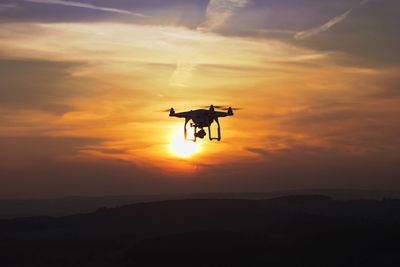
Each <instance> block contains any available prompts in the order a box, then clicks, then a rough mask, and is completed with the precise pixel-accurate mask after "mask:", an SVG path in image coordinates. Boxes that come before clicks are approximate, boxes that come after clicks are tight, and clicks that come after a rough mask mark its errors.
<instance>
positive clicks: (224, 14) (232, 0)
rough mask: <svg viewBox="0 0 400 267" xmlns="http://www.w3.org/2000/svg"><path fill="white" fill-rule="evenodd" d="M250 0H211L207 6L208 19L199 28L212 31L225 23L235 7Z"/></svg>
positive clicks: (241, 5) (243, 4) (242, 5)
mask: <svg viewBox="0 0 400 267" xmlns="http://www.w3.org/2000/svg"><path fill="white" fill-rule="evenodd" d="M247 3H248V0H210V2H209V4H208V6H207V20H206V21H205V22H204V23H203V24H201V25H200V26H199V27H198V28H197V29H198V30H202V31H212V30H214V29H217V28H219V27H221V26H222V25H224V24H225V22H226V21H227V20H228V19H229V18H230V17H231V16H232V15H233V13H234V11H235V9H237V8H240V7H244V6H245V5H247Z"/></svg>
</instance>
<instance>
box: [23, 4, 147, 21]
mask: <svg viewBox="0 0 400 267" xmlns="http://www.w3.org/2000/svg"><path fill="white" fill-rule="evenodd" d="M25 1H27V2H32V3H40V4H51V5H63V6H71V7H81V8H88V9H94V10H100V11H106V12H114V13H119V14H125V15H133V16H139V17H143V16H144V15H143V14H140V13H135V12H131V11H129V10H123V9H118V8H111V7H103V6H95V5H92V4H87V3H82V2H75V1H65V0H25Z"/></svg>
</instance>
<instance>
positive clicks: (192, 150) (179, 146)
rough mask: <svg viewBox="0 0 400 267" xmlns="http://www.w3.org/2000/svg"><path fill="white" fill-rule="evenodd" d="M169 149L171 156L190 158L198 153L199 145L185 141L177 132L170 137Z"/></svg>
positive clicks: (181, 134)
mask: <svg viewBox="0 0 400 267" xmlns="http://www.w3.org/2000/svg"><path fill="white" fill-rule="evenodd" d="M169 149H170V151H171V152H172V154H173V155H175V156H177V157H180V158H190V157H191V156H192V155H194V154H196V153H199V152H200V144H199V143H198V142H193V141H187V140H186V141H185V140H184V138H183V133H181V132H177V133H175V134H174V135H173V136H172V139H171V144H170V145H169Z"/></svg>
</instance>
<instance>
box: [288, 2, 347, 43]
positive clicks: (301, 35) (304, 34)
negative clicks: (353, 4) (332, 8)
mask: <svg viewBox="0 0 400 267" xmlns="http://www.w3.org/2000/svg"><path fill="white" fill-rule="evenodd" d="M351 11H352V10H351V9H349V10H347V11H346V12H344V13H343V14H341V15H340V16H337V17H334V18H333V19H330V20H329V21H328V22H326V23H325V24H323V25H321V26H318V27H315V28H312V29H309V30H306V31H301V32H298V33H296V34H295V35H294V38H295V39H296V40H303V39H306V38H309V37H312V36H314V35H317V34H320V33H321V32H324V31H327V30H329V29H330V28H331V27H333V26H335V25H336V24H338V23H340V22H342V21H343V20H344V19H346V17H347V16H348V15H349V14H350V13H351Z"/></svg>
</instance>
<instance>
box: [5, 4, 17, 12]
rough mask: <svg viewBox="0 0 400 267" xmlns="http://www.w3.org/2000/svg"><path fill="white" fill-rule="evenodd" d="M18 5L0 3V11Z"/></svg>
mask: <svg viewBox="0 0 400 267" xmlns="http://www.w3.org/2000/svg"><path fill="white" fill-rule="evenodd" d="M17 8H19V6H18V5H17V4H0V12H3V11H8V10H10V9H17Z"/></svg>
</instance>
